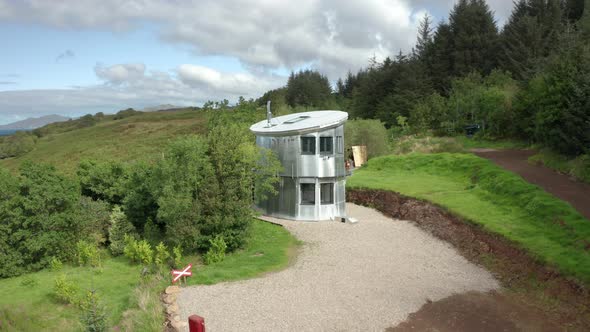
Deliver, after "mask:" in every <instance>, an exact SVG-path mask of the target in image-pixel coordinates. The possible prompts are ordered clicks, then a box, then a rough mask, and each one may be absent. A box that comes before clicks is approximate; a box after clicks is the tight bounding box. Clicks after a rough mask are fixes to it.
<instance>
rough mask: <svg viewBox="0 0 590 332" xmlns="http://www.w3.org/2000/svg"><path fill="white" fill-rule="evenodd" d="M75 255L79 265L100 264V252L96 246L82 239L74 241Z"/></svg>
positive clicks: (94, 265)
mask: <svg viewBox="0 0 590 332" xmlns="http://www.w3.org/2000/svg"><path fill="white" fill-rule="evenodd" d="M76 256H77V258H78V264H80V266H86V265H90V266H92V267H99V266H100V253H99V252H98V248H97V247H96V246H95V245H93V244H91V243H88V242H86V241H84V240H80V241H78V243H76Z"/></svg>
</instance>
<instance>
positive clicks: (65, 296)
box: [53, 274, 79, 304]
mask: <svg viewBox="0 0 590 332" xmlns="http://www.w3.org/2000/svg"><path fill="white" fill-rule="evenodd" d="M78 291H79V287H78V285H76V284H75V283H73V282H72V281H70V280H68V279H67V277H66V276H65V275H64V274H62V275H60V276H59V277H57V278H56V279H55V281H54V285H53V295H54V296H55V298H56V299H57V300H58V301H60V302H62V303H65V304H78V303H79V300H78Z"/></svg>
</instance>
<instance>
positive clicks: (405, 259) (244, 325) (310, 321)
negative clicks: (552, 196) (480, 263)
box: [178, 204, 499, 332]
mask: <svg viewBox="0 0 590 332" xmlns="http://www.w3.org/2000/svg"><path fill="white" fill-rule="evenodd" d="M347 213H348V215H349V216H351V217H355V218H357V219H358V220H359V222H358V223H357V224H343V223H340V222H319V223H318V222H293V221H282V220H277V219H272V221H273V222H277V223H281V224H283V225H284V226H285V227H286V228H287V229H288V230H289V231H291V232H292V233H293V234H294V235H295V236H296V237H297V238H298V239H300V240H302V241H304V245H303V246H302V249H301V252H300V254H299V256H298V257H297V261H296V262H295V263H294V264H293V265H292V266H290V267H289V268H287V269H285V270H283V271H280V272H277V273H272V274H268V275H266V276H264V277H262V278H257V279H251V280H244V281H238V282H229V283H221V284H216V285H211V286H192V287H187V288H183V290H182V292H181V293H180V294H179V296H178V305H179V307H180V312H181V317H182V319H183V320H185V321H186V319H187V317H188V316H189V315H191V314H193V313H195V314H198V315H200V316H203V317H204V318H205V325H206V327H207V331H208V332H211V331H212V332H216V331H382V330H384V329H385V328H387V327H390V326H394V325H397V324H398V323H400V322H402V321H403V320H405V319H406V318H407V316H408V314H410V313H412V312H415V311H417V310H418V309H419V308H420V307H421V306H422V305H423V304H424V303H426V301H427V300H432V301H436V300H439V299H442V298H445V297H447V296H450V295H452V294H454V293H461V292H467V291H473V290H475V291H488V290H492V289H496V288H498V287H499V284H498V282H497V281H496V280H495V279H494V278H493V277H492V276H491V275H490V274H489V273H488V272H487V271H486V270H484V269H482V268H480V267H477V266H475V265H473V264H471V263H470V262H468V261H467V260H466V259H464V258H463V257H461V256H460V255H459V254H458V253H457V252H456V251H455V250H454V249H453V248H452V247H450V245H448V244H447V243H445V242H442V241H440V240H438V239H436V238H434V237H432V236H431V235H429V234H428V233H425V232H424V231H422V230H420V229H418V228H417V227H415V226H414V225H412V224H411V223H410V222H407V221H399V220H395V221H392V220H391V219H390V218H387V217H385V216H383V215H382V214H381V213H379V212H377V211H375V210H373V209H369V208H365V207H362V206H358V205H354V204H347ZM269 219H270V218H269Z"/></svg>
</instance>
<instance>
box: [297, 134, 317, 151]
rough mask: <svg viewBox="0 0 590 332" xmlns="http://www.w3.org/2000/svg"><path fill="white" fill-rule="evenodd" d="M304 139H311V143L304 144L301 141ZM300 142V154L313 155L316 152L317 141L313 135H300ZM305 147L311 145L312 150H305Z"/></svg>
mask: <svg viewBox="0 0 590 332" xmlns="http://www.w3.org/2000/svg"><path fill="white" fill-rule="evenodd" d="M306 140H312V141H313V144H311V145H310V144H304V143H303V142H304V141H306ZM300 142H301V144H300V145H301V154H302V155H310V156H312V155H315V154H316V150H317V149H316V145H317V141H316V137H315V136H301V139H300ZM305 147H313V151H306V149H305Z"/></svg>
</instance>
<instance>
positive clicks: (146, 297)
mask: <svg viewBox="0 0 590 332" xmlns="http://www.w3.org/2000/svg"><path fill="white" fill-rule="evenodd" d="M297 243H298V242H297V240H296V239H295V238H294V237H293V236H292V235H291V234H290V233H289V232H288V231H287V230H285V229H284V228H283V227H280V226H277V225H273V224H270V223H266V222H263V221H259V220H255V221H254V222H253V223H252V227H251V230H250V236H249V238H248V242H247V245H246V247H245V248H244V249H243V250H241V251H238V252H235V253H233V254H230V255H229V256H227V257H226V259H225V260H224V261H223V262H221V263H217V264H214V265H209V266H202V265H199V264H198V260H199V259H198V257H187V258H186V259H185V261H186V262H187V263H188V262H191V263H193V265H195V266H194V268H193V272H194V274H193V277H190V278H188V283H189V284H213V283H217V282H222V281H230V280H238V279H244V278H252V277H256V276H259V275H261V274H264V273H268V272H270V271H276V270H278V269H281V268H284V267H286V266H287V264H288V262H289V260H290V258H291V255H292V254H293V253H294V252H295V250H296V247H297ZM101 270H102V272H100V273H99V272H97V271H96V270H93V269H91V268H88V267H71V266H64V268H63V269H62V270H61V271H58V272H53V271H49V270H43V271H39V272H36V273H29V274H26V275H23V276H19V277H14V278H9V279H1V280H0V330H1V331H4V330H9V331H10V330H14V331H19V330H21V331H22V330H25V331H26V330H29V331H33V330H34V331H45V330H51V331H75V330H79V329H80V328H81V326H80V323H79V316H80V310H79V309H78V308H76V307H75V306H73V305H63V304H60V303H59V302H57V300H56V299H55V298H54V296H53V294H52V293H53V285H54V279H55V278H56V277H58V276H59V275H61V274H66V275H67V276H68V278H69V279H70V280H72V281H74V282H75V283H76V284H77V285H78V286H79V288H80V290H89V289H91V288H94V289H96V290H97V292H98V294H99V295H100V297H101V299H102V300H103V301H104V304H105V305H106V307H107V312H108V320H109V325H110V326H116V325H119V324H121V325H122V326H123V327H125V326H127V327H129V324H131V326H132V327H133V328H134V329H135V330H138V331H144V330H148V329H150V326H152V328H153V326H159V327H160V328H161V324H162V322H163V321H164V317H163V313H162V309H163V308H162V307H161V306H159V303H152V307H155V309H154V308H152V311H153V313H149V312H148V313H144V311H146V310H149V309H150V308H149V305H148V304H147V302H149V301H150V299H152V302H155V301H154V300H153V299H158V298H159V296H158V293H159V292H160V291H162V290H163V288H162V284H166V280H162V281H161V282H159V283H158V282H156V284H155V286H154V285H153V283H152V287H139V286H140V280H141V278H140V271H141V267H140V266H138V265H130V264H129V263H128V261H127V260H126V259H125V258H122V257H120V258H109V259H107V260H106V261H105V262H104V263H103V267H102V269H101ZM168 277H169V276H168V275H164V278H168ZM30 280H34V281H33V284H31V282H30ZM149 292H151V293H149ZM126 310H129V311H130V312H131V313H134V312H138V313H139V314H138V315H137V316H136V317H141V319H139V318H138V319H129V320H128V321H124V322H122V317H123V316H124V315H123V313H124V312H125V311H126ZM154 315H155V317H154ZM132 317H133V316H132ZM123 320H125V319H123ZM149 320H152V321H153V322H154V323H153V324H152V325H149V324H147V323H148V322H147V321H149ZM5 324H6V325H5ZM146 325H147V326H146Z"/></svg>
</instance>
